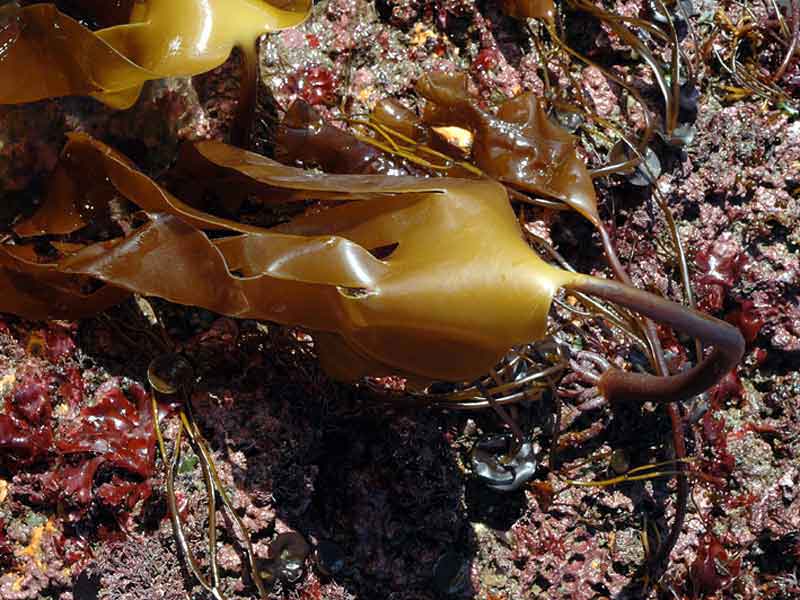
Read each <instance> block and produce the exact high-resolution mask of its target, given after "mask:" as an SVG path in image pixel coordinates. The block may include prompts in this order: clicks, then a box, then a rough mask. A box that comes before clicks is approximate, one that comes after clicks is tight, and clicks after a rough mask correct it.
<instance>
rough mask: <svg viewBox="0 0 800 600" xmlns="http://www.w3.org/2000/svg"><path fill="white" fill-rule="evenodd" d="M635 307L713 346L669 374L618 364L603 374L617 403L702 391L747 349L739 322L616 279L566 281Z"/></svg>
mask: <svg viewBox="0 0 800 600" xmlns="http://www.w3.org/2000/svg"><path fill="white" fill-rule="evenodd" d="M565 287H566V288H567V289H571V290H575V291H578V292H584V293H586V294H591V295H592V296H596V297H598V298H603V299H604V300H610V301H611V302H614V303H616V304H619V305H620V306H624V307H626V308H630V309H631V310H634V311H636V312H638V313H640V314H642V315H644V316H646V317H650V318H651V319H654V320H655V321H658V322H661V323H665V324H667V325H670V326H671V327H674V328H675V329H677V330H678V331H682V332H684V333H686V334H688V335H690V336H693V337H696V338H699V339H701V340H703V341H704V342H706V343H707V344H708V345H709V346H711V347H712V348H713V349H712V351H711V353H710V354H709V355H708V356H707V357H706V358H704V359H703V360H702V361H701V362H700V363H699V364H698V365H697V366H695V367H693V368H692V369H689V370H688V371H684V372H683V373H679V374H677V375H671V376H666V377H656V376H653V375H644V374H640V373H628V372H624V371H620V370H617V369H610V370H608V371H606V372H605V373H604V374H603V376H602V377H601V378H600V383H599V384H598V388H599V390H600V391H601V392H602V393H603V395H604V396H605V397H606V398H607V399H608V400H609V401H614V402H617V401H618V402H638V403H642V402H648V401H650V402H677V401H680V400H686V399H688V398H691V397H692V396H696V395H697V394H700V393H702V392H704V391H705V390H707V389H708V388H710V387H711V386H712V385H714V384H715V383H717V382H718V381H719V380H720V379H721V378H722V377H723V376H724V375H725V374H726V373H728V372H729V371H730V370H731V369H733V368H734V367H735V366H736V365H737V364H738V363H739V361H740V360H741V359H742V355H743V354H744V338H743V337H742V334H741V333H740V332H739V330H738V329H737V328H736V327H734V326H733V325H731V324H729V323H726V322H724V321H720V320H719V319H715V318H714V317H710V316H708V315H705V314H703V313H700V312H698V311H696V310H693V309H691V308H687V307H685V306H681V305H680V304H676V303H674V302H671V301H669V300H665V299H664V298H660V297H659V296H656V295H654V294H650V293H648V292H643V291H641V290H637V289H635V288H632V287H630V286H626V285H623V284H620V283H618V282H616V281H610V280H606V279H598V278H595V277H582V278H579V279H577V280H576V281H574V282H571V283H569V284H567V285H566V286H565Z"/></svg>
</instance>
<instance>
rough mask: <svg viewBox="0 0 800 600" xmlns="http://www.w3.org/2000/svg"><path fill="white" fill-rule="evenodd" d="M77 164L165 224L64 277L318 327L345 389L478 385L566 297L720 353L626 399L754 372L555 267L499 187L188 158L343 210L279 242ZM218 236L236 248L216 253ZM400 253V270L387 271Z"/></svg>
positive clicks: (605, 383)
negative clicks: (740, 369)
mask: <svg viewBox="0 0 800 600" xmlns="http://www.w3.org/2000/svg"><path fill="white" fill-rule="evenodd" d="M65 158H67V159H68V160H69V162H70V164H71V165H72V166H73V170H72V171H71V173H72V175H73V176H74V177H76V178H80V177H82V176H84V175H85V173H86V172H87V169H86V168H82V167H81V165H82V162H83V161H86V163H85V164H86V165H87V166H88V165H89V164H91V165H93V166H94V167H95V168H97V169H100V170H101V171H102V172H103V173H104V175H105V180H107V182H108V183H110V187H112V188H113V190H114V193H115V194H119V195H121V196H123V197H125V198H127V199H128V200H130V201H131V202H133V203H134V204H137V205H138V206H139V207H141V208H142V209H143V210H145V211H147V213H148V214H149V216H150V219H149V221H148V222H147V223H146V224H145V225H143V226H142V227H140V228H139V229H137V230H136V231H134V232H133V233H132V234H130V235H128V236H125V237H122V238H119V239H116V240H112V241H109V242H101V243H96V244H91V245H88V246H86V247H85V248H82V249H80V250H78V251H77V252H74V253H72V254H70V255H68V256H65V257H64V258H62V259H60V260H59V261H57V262H56V263H54V264H53V265H52V266H50V267H49V268H51V269H53V270H55V271H56V272H57V273H58V274H59V275H66V274H73V275H83V276H89V277H93V278H95V279H97V280H99V281H101V282H104V283H106V284H108V285H110V286H113V287H116V288H121V289H125V290H128V291H130V292H136V293H139V294H146V295H154V296H158V297H161V298H165V299H167V300H170V301H173V302H178V303H182V304H190V305H196V306H202V307H205V308H208V309H210V310H213V311H216V312H219V313H222V314H226V315H230V316H235V317H250V318H256V319H265V320H271V321H276V322H278V323H283V324H288V325H294V326H301V327H304V328H306V329H308V330H309V331H311V332H312V334H313V335H314V337H315V341H316V345H317V349H318V353H319V356H320V359H321V361H322V364H323V366H324V367H325V368H326V370H328V372H329V373H330V374H331V375H332V376H334V377H336V378H339V379H343V380H348V381H352V380H356V379H359V378H361V377H363V376H366V375H386V374H401V375H406V376H410V377H413V378H415V379H417V380H420V379H421V380H428V381H429V380H446V381H461V380H469V379H473V378H475V377H477V376H479V375H481V374H482V373H484V372H486V371H488V370H489V369H490V368H491V367H492V366H493V365H494V364H495V363H496V362H497V361H498V359H499V358H500V357H501V356H502V355H503V354H504V353H505V352H506V351H507V350H508V349H509V348H510V347H511V346H514V345H516V344H521V343H524V342H528V341H530V340H536V339H541V338H542V337H544V335H545V326H546V320H547V313H548V311H549V307H550V303H551V301H552V297H553V295H554V294H555V293H556V291H557V290H558V289H559V288H560V287H566V288H570V289H573V290H576V291H581V292H585V293H590V294H592V295H594V296H597V297H600V298H606V299H609V300H612V301H614V302H615V303H617V304H619V305H621V306H625V307H628V308H630V309H632V310H635V311H638V312H640V313H641V314H642V315H645V316H649V317H655V318H657V319H660V320H662V321H664V322H666V323H668V324H670V325H673V326H675V327H676V328H678V329H681V330H684V331H687V332H689V333H691V334H692V335H697V336H699V337H701V338H703V339H705V340H707V341H708V342H709V343H710V344H711V345H712V346H714V351H713V352H712V354H711V356H710V357H709V358H708V359H706V360H705V361H703V362H701V363H700V365H698V366H697V367H695V368H694V369H693V370H691V371H688V372H685V373H682V374H681V375H677V376H672V377H652V376H646V375H638V374H631V373H623V372H620V371H616V370H614V369H611V370H609V371H607V373H606V374H605V375H604V376H603V377H602V380H601V382H600V387H601V389H603V390H604V391H605V393H606V396H607V397H608V398H610V399H613V398H618V399H625V400H633V399H635V398H648V399H652V400H656V401H673V400H677V399H681V398H685V397H688V395H691V394H695V393H698V391H700V390H702V389H705V388H706V387H708V386H709V385H711V384H712V383H713V382H714V381H716V380H717V379H718V378H719V377H721V376H722V375H723V374H724V373H725V372H726V371H727V370H729V369H730V368H731V367H732V366H733V364H735V362H736V361H737V360H738V359H739V357H740V356H741V352H742V345H743V342H741V336H740V334H739V333H738V331H737V330H736V329H735V328H734V327H732V326H730V325H728V324H726V323H723V322H720V321H718V320H716V319H712V318H711V317H707V316H705V315H702V314H700V313H697V312H695V311H691V310H689V309H686V308H683V307H680V306H679V305H676V304H674V303H671V302H669V301H666V300H663V299H661V298H658V297H655V296H652V295H651V294H647V293H645V292H640V291H638V290H634V289H632V288H630V287H628V286H625V285H623V284H619V283H617V282H613V281H606V280H598V279H595V278H592V277H588V276H585V275H581V274H578V273H571V272H567V271H561V270H559V269H557V268H555V267H553V266H551V265H549V264H547V263H546V262H544V261H543V260H542V259H541V258H539V256H538V255H537V254H536V253H534V252H533V251H532V250H531V249H530V248H529V247H528V245H527V244H526V243H525V242H524V240H523V238H522V235H521V231H520V229H519V225H518V223H517V220H516V217H515V215H514V213H513V211H512V210H511V208H510V205H509V203H508V199H507V196H506V193H505V189H504V188H503V186H501V185H499V184H497V183H495V182H492V181H490V180H483V181H474V180H462V179H454V178H433V179H420V178H414V177H386V176H375V175H349V176H348V175H319V174H312V173H308V172H305V171H302V170H300V169H295V168H292V167H287V166H284V165H281V164H279V163H276V162H274V161H272V160H270V159H267V158H265V157H262V156H259V155H256V154H252V153H249V152H246V151H243V150H241V149H238V148H235V147H232V146H227V145H225V144H221V143H215V142H202V143H199V144H197V145H196V146H195V147H194V150H193V152H189V153H187V154H185V155H184V159H183V161H182V163H183V165H184V168H186V167H187V165H188V166H189V167H191V166H194V168H195V171H196V172H197V173H201V172H206V173H207V174H208V175H207V177H210V178H213V177H215V176H222V177H223V178H226V179H227V180H230V179H231V178H232V177H236V178H239V179H240V180H246V181H249V184H250V186H251V188H252V189H253V190H258V189H259V187H260V188H261V189H262V191H263V193H264V195H265V197H266V198H267V199H270V198H271V199H273V200H274V199H275V197H276V195H280V194H281V193H288V194H287V195H288V196H289V197H291V198H294V199H320V198H322V199H325V200H328V201H330V202H333V205H332V206H331V207H330V208H328V209H327V210H325V211H322V212H319V213H316V214H311V215H306V216H302V217H298V218H296V219H294V220H293V221H291V222H290V223H288V224H286V225H282V226H279V227H276V228H272V229H264V228H259V227H255V226H252V225H243V224H240V223H237V222H235V221H232V220H229V219H224V218H220V217H215V216H213V215H211V214H209V213H207V212H204V211H200V210H198V209H196V208H193V207H192V206H190V205H189V204H186V203H184V202H182V201H180V200H178V199H177V198H175V197H173V196H171V195H170V194H169V193H168V192H166V191H165V190H163V189H162V188H160V187H159V186H158V185H157V184H156V183H155V182H153V181H152V180H151V179H149V178H148V177H146V176H145V175H143V174H142V173H140V172H139V171H137V170H136V169H135V168H133V166H132V165H131V164H130V163H129V162H128V161H126V160H125V159H124V158H123V157H121V156H120V155H118V154H117V153H115V152H114V151H113V150H111V149H110V148H108V147H106V146H104V145H103V144H101V143H100V142H97V141H96V140H92V139H91V138H88V137H86V136H80V135H73V136H72V138H71V140H70V142H69V144H68V146H67V148H66V149H65ZM203 165H205V168H203ZM103 185H105V183H104V184H103ZM77 187H78V186H76V188H77ZM76 200H77V198H76ZM206 231H215V232H216V235H219V234H220V233H225V234H228V235H227V237H215V238H214V239H211V238H210V237H209V236H208V235H207V234H206V233H205V232H206ZM16 247H17V246H6V247H4V249H5V250H6V251H8V249H9V248H16ZM22 247H23V248H29V246H22ZM385 248H390V250H389V252H388V255H387V252H382V253H381V255H382V256H383V258H381V259H379V258H377V257H376V256H375V255H376V254H377V253H378V251H379V250H381V249H385ZM112 289H113V288H112ZM23 314H24V312H23ZM637 401H638V400H637Z"/></svg>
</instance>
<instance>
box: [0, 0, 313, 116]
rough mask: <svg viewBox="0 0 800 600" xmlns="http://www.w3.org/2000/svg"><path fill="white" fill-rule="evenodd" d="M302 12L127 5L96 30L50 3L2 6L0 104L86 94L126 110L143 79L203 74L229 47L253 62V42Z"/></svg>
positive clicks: (174, 2)
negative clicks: (123, 18)
mask: <svg viewBox="0 0 800 600" xmlns="http://www.w3.org/2000/svg"><path fill="white" fill-rule="evenodd" d="M88 4H92V3H88ZM309 6H310V3H309V2H305V3H295V4H292V5H290V6H289V8H288V9H286V10H284V9H281V8H276V7H275V6H273V5H271V4H268V3H267V2H262V1H259V2H252V1H249V0H208V1H205V2H201V1H200V0H146V1H144V2H137V3H134V4H133V7H132V10H131V13H130V19H129V21H128V22H126V23H123V24H119V25H115V26H112V27H107V28H105V29H100V30H98V31H96V32H92V31H90V30H89V29H87V28H86V27H84V26H83V25H81V24H80V23H78V22H77V21H75V20H74V19H72V18H70V17H68V16H66V15H64V14H62V13H60V12H59V11H58V10H57V9H56V8H55V6H54V5H52V4H35V5H32V6H27V7H25V8H14V7H6V8H5V9H3V11H2V19H3V21H2V23H3V24H2V25H0V27H1V28H2V29H1V30H0V35H2V36H3V39H2V41H3V44H0V53H2V54H0V103H1V104H17V103H23V102H32V101H35V100H41V99H44V98H53V97H59V96H71V95H93V96H95V97H96V98H98V99H99V100H101V101H103V102H105V103H107V104H109V105H111V106H113V107H116V108H127V107H128V106H130V105H131V104H133V102H135V100H136V98H137V97H138V95H139V91H140V89H141V86H142V84H143V83H144V82H145V81H148V80H151V79H159V78H162V77H169V76H181V75H195V74H198V73H202V72H205V71H208V70H210V69H213V68H214V67H216V66H218V65H220V64H222V63H223V62H224V61H225V60H226V59H227V57H228V56H229V54H230V52H231V50H232V49H233V48H234V47H240V48H242V49H243V50H244V51H245V53H246V55H247V56H248V60H249V61H251V62H254V58H255V57H254V52H255V41H256V39H257V38H258V36H260V35H261V34H263V33H266V32H268V31H275V30H277V29H282V28H286V27H293V26H295V25H297V24H298V23H300V22H302V21H303V19H305V17H306V15H307V14H308V9H309ZM87 8H90V9H91V6H87ZM119 10H122V9H119ZM101 16H105V17H108V16H110V15H108V13H106V12H105V11H103V12H101ZM114 16H115V17H118V15H117V14H115V15H114Z"/></svg>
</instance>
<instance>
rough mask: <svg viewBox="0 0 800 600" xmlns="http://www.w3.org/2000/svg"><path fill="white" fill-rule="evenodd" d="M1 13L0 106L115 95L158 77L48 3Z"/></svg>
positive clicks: (7, 8)
mask: <svg viewBox="0 0 800 600" xmlns="http://www.w3.org/2000/svg"><path fill="white" fill-rule="evenodd" d="M0 14H2V24H0V28H2V30H1V31H2V33H1V35H2V36H3V40H2V42H3V43H2V44H0V104H20V103H23V102H34V101H36V100H42V99H44V98H54V97H59V96H74V95H81V96H86V95H91V94H96V93H100V92H103V91H117V90H121V89H125V88H129V87H131V85H132V84H133V82H135V81H139V82H140V83H141V82H144V81H146V80H147V79H156V78H158V77H159V76H158V75H157V74H155V73H152V72H149V71H147V70H146V69H144V68H142V67H140V66H138V65H135V64H134V63H132V62H131V61H130V60H128V59H127V58H126V57H125V56H123V55H122V54H120V53H119V52H118V51H117V50H115V49H114V48H113V47H111V46H110V45H109V44H108V43H106V42H105V41H104V40H103V39H101V38H100V37H98V36H96V35H95V34H94V33H92V32H91V31H89V30H88V29H86V28H85V27H84V26H83V25H81V24H80V23H78V22H77V21H75V20H74V19H72V18H71V17H68V16H66V15H64V14H62V13H60V12H59V11H58V10H57V9H56V7H55V6H53V5H52V4H35V5H33V6H28V7H25V8H21V9H20V8H15V7H12V6H9V7H6V8H4V9H3V10H2V12H1V13H0Z"/></svg>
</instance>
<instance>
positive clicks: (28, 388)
mask: <svg viewBox="0 0 800 600" xmlns="http://www.w3.org/2000/svg"><path fill="white" fill-rule="evenodd" d="M52 410H53V409H52V405H51V403H50V397H49V393H48V390H47V384H46V382H43V381H36V380H30V379H26V380H23V381H22V382H21V383H19V384H18V385H17V386H16V387H15V389H14V391H13V393H12V395H11V398H10V399H9V400H7V401H6V406H5V409H4V412H3V413H0V451H1V453H0V464H2V465H4V466H5V467H6V468H9V469H12V470H16V469H18V468H20V467H22V466H26V465H31V464H34V463H36V462H38V461H40V460H43V459H44V458H46V457H47V456H48V454H49V453H50V451H51V444H52V441H53V430H52V428H51V425H50V416H51V414H52Z"/></svg>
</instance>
